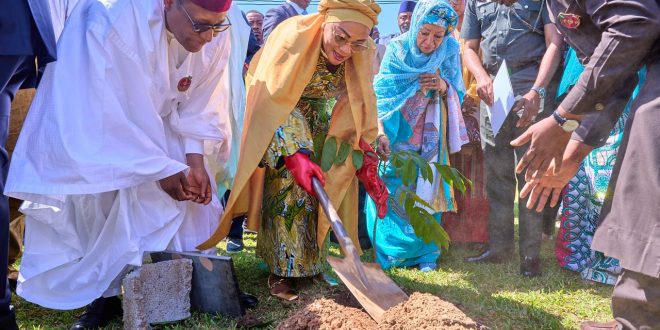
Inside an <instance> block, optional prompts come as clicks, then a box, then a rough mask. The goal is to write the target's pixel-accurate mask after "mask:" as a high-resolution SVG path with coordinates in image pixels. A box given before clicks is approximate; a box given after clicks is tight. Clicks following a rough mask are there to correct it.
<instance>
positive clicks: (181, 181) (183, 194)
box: [158, 172, 194, 201]
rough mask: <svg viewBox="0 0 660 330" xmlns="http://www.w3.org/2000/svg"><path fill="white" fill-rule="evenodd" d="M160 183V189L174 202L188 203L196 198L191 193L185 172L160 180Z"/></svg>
mask: <svg viewBox="0 0 660 330" xmlns="http://www.w3.org/2000/svg"><path fill="white" fill-rule="evenodd" d="M158 183H159V184H160V188H161V189H163V190H164V191H165V192H166V193H167V194H168V195H170V197H172V199H174V200H177V201H187V200H191V199H193V197H194V196H193V194H191V193H190V191H189V186H188V180H186V175H185V174H184V173H183V172H179V173H177V174H174V175H170V176H168V177H166V178H164V179H160V180H158Z"/></svg>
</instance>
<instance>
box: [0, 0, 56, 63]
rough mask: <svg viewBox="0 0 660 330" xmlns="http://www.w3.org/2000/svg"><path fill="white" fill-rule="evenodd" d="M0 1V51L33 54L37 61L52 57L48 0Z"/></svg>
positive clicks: (52, 48)
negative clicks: (0, 8)
mask: <svg viewBox="0 0 660 330" xmlns="http://www.w3.org/2000/svg"><path fill="white" fill-rule="evenodd" d="M1 2H2V8H3V9H2V10H0V45H2V47H0V55H19V56H20V55H36V56H37V58H38V59H39V61H40V62H45V63H47V62H52V61H54V60H55V33H54V32H53V23H52V21H51V19H50V7H49V6H48V0H27V1H26V0H1ZM45 63H44V64H45Z"/></svg>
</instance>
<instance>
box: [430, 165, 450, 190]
mask: <svg viewBox="0 0 660 330" xmlns="http://www.w3.org/2000/svg"><path fill="white" fill-rule="evenodd" d="M435 167H436V169H437V170H438V172H439V173H440V177H441V178H442V179H443V180H445V182H447V184H449V185H450V186H454V173H453V172H452V171H451V167H449V166H447V165H442V164H438V163H435Z"/></svg>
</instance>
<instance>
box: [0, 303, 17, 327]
mask: <svg viewBox="0 0 660 330" xmlns="http://www.w3.org/2000/svg"><path fill="white" fill-rule="evenodd" d="M0 329H3V330H18V325H17V324H16V312H15V311H14V306H9V313H7V314H5V315H1V316H0Z"/></svg>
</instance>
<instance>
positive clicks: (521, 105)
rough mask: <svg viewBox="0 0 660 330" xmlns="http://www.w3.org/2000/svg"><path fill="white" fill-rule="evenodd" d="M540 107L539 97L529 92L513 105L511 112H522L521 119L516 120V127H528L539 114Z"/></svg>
mask: <svg viewBox="0 0 660 330" xmlns="http://www.w3.org/2000/svg"><path fill="white" fill-rule="evenodd" d="M540 107H541V97H540V96H539V94H538V93H537V92H535V91H529V92H527V94H525V95H524V96H523V97H522V98H521V99H520V100H518V101H517V102H516V104H514V105H513V109H511V111H513V112H520V111H523V114H522V117H520V119H518V122H517V123H516V127H525V126H527V125H529V124H530V123H531V122H532V121H533V120H534V118H536V115H537V114H538V113H539V109H540Z"/></svg>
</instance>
